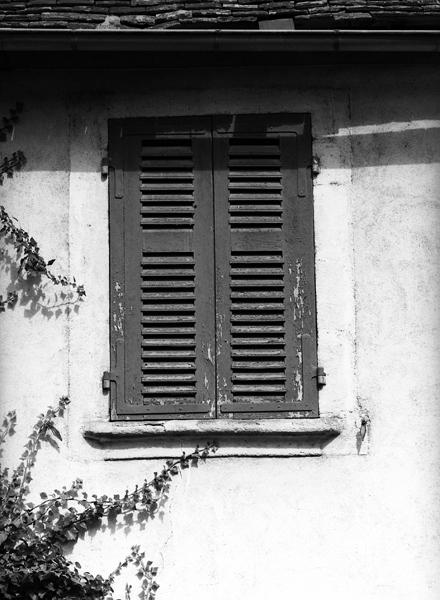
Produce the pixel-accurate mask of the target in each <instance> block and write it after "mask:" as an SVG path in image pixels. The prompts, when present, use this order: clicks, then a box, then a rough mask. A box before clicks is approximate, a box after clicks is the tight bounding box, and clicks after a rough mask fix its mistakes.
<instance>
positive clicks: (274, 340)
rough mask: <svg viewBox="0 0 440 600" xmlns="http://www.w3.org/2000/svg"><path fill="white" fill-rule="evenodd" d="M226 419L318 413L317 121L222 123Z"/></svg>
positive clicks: (219, 260) (239, 119)
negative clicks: (313, 131)
mask: <svg viewBox="0 0 440 600" xmlns="http://www.w3.org/2000/svg"><path fill="white" fill-rule="evenodd" d="M213 144H214V178H215V186H214V189H215V229H216V312H217V329H216V331H217V388H218V414H219V416H223V417H228V416H229V417H230V416H236V417H239V418H252V417H255V416H262V417H266V418H267V417H280V416H282V417H289V416H292V417H293V416H309V417H310V416H317V415H318V406H317V385H316V379H315V376H316V317H315V287H314V244H313V205H312V198H311V181H310V164H311V137H310V125H309V121H308V119H307V117H306V116H305V115H286V114H282V115H281V114H280V115H269V116H252V115H246V116H234V117H217V118H215V120H214V140H213Z"/></svg>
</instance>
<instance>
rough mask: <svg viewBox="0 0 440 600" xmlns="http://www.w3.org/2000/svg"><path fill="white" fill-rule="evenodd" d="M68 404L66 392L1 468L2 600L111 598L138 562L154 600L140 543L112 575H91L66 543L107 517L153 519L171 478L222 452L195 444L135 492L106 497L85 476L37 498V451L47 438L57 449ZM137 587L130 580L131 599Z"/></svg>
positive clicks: (8, 429) (1, 438) (9, 421)
mask: <svg viewBox="0 0 440 600" xmlns="http://www.w3.org/2000/svg"><path fill="white" fill-rule="evenodd" d="M68 404H69V400H68V398H66V397H62V398H60V400H59V402H58V405H57V406H56V407H55V408H49V409H48V410H47V411H46V412H45V413H42V414H40V415H39V417H38V420H37V422H36V424H35V425H34V427H33V429H32V432H31V434H30V435H29V438H28V441H27V442H26V444H25V447H24V450H23V453H22V455H21V457H20V461H19V464H18V466H17V467H16V468H15V469H14V470H13V471H12V472H10V471H9V469H7V468H0V498H1V500H0V598H2V600H58V599H60V600H61V599H63V600H83V599H84V600H86V599H87V600H104V599H106V600H112V599H113V583H114V581H115V578H116V577H117V576H118V575H120V574H121V571H122V570H123V569H124V568H125V567H127V566H128V565H130V564H132V565H133V566H134V567H135V569H136V575H137V577H138V578H139V579H140V581H141V584H140V585H141V592H140V595H139V596H138V597H139V598H140V599H141V600H153V598H154V597H155V593H156V590H157V589H158V587H159V586H158V584H157V582H156V580H155V576H156V574H157V569H156V568H155V567H154V566H153V564H152V562H151V561H147V560H145V554H144V553H143V552H141V550H140V547H139V546H133V547H132V549H131V552H130V554H129V555H128V556H126V557H125V558H124V560H122V561H121V562H120V563H119V564H118V565H117V566H116V567H115V569H114V570H113V571H112V572H111V573H110V574H108V575H107V576H105V577H104V576H102V575H92V574H91V573H89V572H88V571H84V570H82V567H81V565H80V564H79V563H78V562H74V561H71V560H70V559H69V558H67V557H66V556H65V552H64V550H65V547H66V544H69V543H74V542H76V541H77V539H78V538H79V537H81V536H83V535H84V534H85V533H86V532H87V531H88V530H90V529H91V528H96V527H99V525H100V524H101V523H102V522H103V521H104V520H107V521H110V522H112V521H113V522H115V521H116V520H118V519H121V518H122V519H124V520H125V522H126V523H129V522H131V521H132V518H133V514H134V513H135V512H136V513H137V514H138V517H139V519H141V520H144V521H145V520H148V519H151V518H153V517H154V516H155V515H156V514H157V513H158V511H159V510H160V508H161V507H162V506H163V504H164V502H165V501H166V499H167V497H168V494H169V491H170V484H171V481H172V478H173V476H175V475H177V474H179V473H180V472H181V471H182V469H187V468H188V467H190V466H197V464H198V463H199V461H203V460H205V459H206V458H207V457H208V456H209V455H210V454H211V453H213V452H215V451H216V446H215V444H212V443H210V444H207V445H206V446H205V447H203V448H199V447H197V448H196V449H195V450H194V452H192V453H191V454H189V455H186V454H185V453H184V454H182V455H181V457H180V458H178V459H175V460H168V461H167V462H166V464H165V465H164V467H163V468H162V470H161V471H160V472H156V473H154V475H153V476H152V477H151V478H145V479H144V480H143V481H141V482H140V483H139V484H138V485H136V486H135V488H134V489H132V490H125V491H123V492H122V493H119V494H114V495H113V496H108V495H97V494H90V493H88V492H86V491H85V490H84V487H83V482H82V480H81V479H75V480H74V481H73V482H72V483H71V484H70V485H69V486H65V487H62V488H61V489H55V490H52V491H50V492H41V493H40V497H39V500H38V501H37V502H35V501H33V502H31V501H30V500H29V496H30V493H31V487H30V484H31V482H32V472H33V467H34V466H35V462H36V458H37V454H38V451H39V450H40V449H41V447H42V444H43V443H47V444H50V445H51V446H54V447H55V448H57V447H58V444H59V442H60V441H61V440H62V437H61V434H60V432H59V429H58V428H57V427H56V420H57V419H58V418H60V417H62V416H63V415H64V412H65V409H66V407H67V405H68ZM15 426H16V414H15V412H10V413H8V414H7V416H6V417H5V419H4V421H3V425H2V427H1V428H0V446H1V445H2V444H3V443H4V442H5V441H6V440H7V439H8V438H9V437H10V436H11V435H12V434H13V433H14V431H15ZM131 587H132V586H131V585H130V584H127V586H126V599H128V598H130V590H131Z"/></svg>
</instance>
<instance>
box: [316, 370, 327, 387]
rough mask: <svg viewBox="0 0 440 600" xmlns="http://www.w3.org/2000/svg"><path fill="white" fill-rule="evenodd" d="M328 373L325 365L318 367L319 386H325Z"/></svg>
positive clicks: (317, 379) (317, 380)
mask: <svg viewBox="0 0 440 600" xmlns="http://www.w3.org/2000/svg"><path fill="white" fill-rule="evenodd" d="M326 377H327V373H326V372H325V371H324V367H317V369H316V383H317V384H318V387H323V386H324V385H326V383H327V380H326Z"/></svg>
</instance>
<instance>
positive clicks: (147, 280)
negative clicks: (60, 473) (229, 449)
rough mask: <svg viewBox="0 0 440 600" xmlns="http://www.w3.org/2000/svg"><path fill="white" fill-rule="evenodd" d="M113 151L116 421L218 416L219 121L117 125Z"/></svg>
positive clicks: (112, 133) (112, 138) (113, 132)
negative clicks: (214, 136) (215, 183)
mask: <svg viewBox="0 0 440 600" xmlns="http://www.w3.org/2000/svg"><path fill="white" fill-rule="evenodd" d="M110 147H111V148H113V156H112V157H111V160H112V163H113V164H114V166H115V175H114V183H113V187H112V190H113V191H112V193H111V232H110V235H111V247H112V255H111V256H112V290H111V295H112V319H113V322H112V323H111V332H112V336H111V337H112V340H111V341H112V362H113V364H112V371H113V373H114V378H115V380H116V383H115V386H114V388H113V389H114V391H113V396H114V399H113V403H112V404H113V416H115V417H116V418H121V417H122V418H127V419H129V418H147V419H156V418H203V417H209V416H214V414H215V377H214V360H215V358H214V357H215V329H214V327H215V315H214V234H213V190H212V145H211V122H210V119H209V118H208V119H187V118H181V119H156V120H152V119H149V120H124V121H113V122H112V123H111V127H110ZM122 179H123V181H122ZM118 196H120V197H118Z"/></svg>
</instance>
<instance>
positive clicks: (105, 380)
mask: <svg viewBox="0 0 440 600" xmlns="http://www.w3.org/2000/svg"><path fill="white" fill-rule="evenodd" d="M112 381H114V382H115V383H116V381H117V376H116V375H115V374H114V373H111V372H110V371H104V373H103V374H102V391H103V392H108V391H109V390H110V386H111V382H112Z"/></svg>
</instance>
